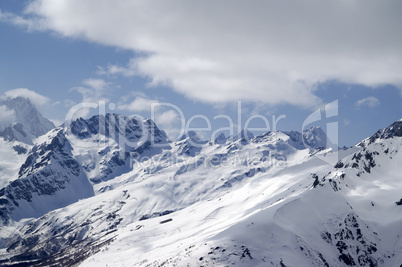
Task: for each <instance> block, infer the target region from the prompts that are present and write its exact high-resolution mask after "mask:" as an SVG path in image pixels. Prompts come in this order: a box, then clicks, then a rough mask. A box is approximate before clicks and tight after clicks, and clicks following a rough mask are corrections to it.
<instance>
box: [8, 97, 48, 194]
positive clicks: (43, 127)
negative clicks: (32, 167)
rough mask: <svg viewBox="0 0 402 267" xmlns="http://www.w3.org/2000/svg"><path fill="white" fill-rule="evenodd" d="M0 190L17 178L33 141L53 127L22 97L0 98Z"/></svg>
mask: <svg viewBox="0 0 402 267" xmlns="http://www.w3.org/2000/svg"><path fill="white" fill-rule="evenodd" d="M0 111H1V112H2V113H3V114H2V115H3V116H1V118H2V119H0V151H1V154H0V188H3V187H4V186H6V185H7V184H8V183H9V182H10V181H12V180H15V179H16V178H17V177H18V170H19V169H20V167H21V165H22V164H23V163H24V161H25V158H26V153H27V152H28V151H29V150H30V149H31V148H32V147H33V143H34V140H35V139H36V138H37V137H39V136H41V135H43V134H45V133H47V132H48V131H50V130H51V129H53V128H54V124H53V123H52V122H51V121H49V120H48V119H46V118H44V117H43V116H42V115H41V114H40V113H39V111H38V110H37V109H36V108H35V106H34V105H33V104H32V102H31V101H30V100H29V99H27V98H24V97H16V98H10V97H5V96H2V97H0Z"/></svg>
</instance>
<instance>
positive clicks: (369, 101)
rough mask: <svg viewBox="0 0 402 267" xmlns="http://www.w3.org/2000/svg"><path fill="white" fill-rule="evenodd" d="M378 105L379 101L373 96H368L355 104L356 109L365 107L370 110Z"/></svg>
mask: <svg viewBox="0 0 402 267" xmlns="http://www.w3.org/2000/svg"><path fill="white" fill-rule="evenodd" d="M378 105H380V100H378V98H376V97H374V96H369V97H366V98H363V99H360V100H358V101H357V102H356V106H357V107H362V106H367V107H370V108H374V107H376V106H378Z"/></svg>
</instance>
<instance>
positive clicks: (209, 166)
mask: <svg viewBox="0 0 402 267" xmlns="http://www.w3.org/2000/svg"><path fill="white" fill-rule="evenodd" d="M82 129H84V128H82ZM85 129H86V128H85ZM64 131H65V133H66V138H67V139H68V140H70V143H71V146H72V155H73V157H74V159H76V160H77V161H78V162H79V163H80V164H81V165H82V166H88V165H90V164H93V165H94V166H97V167H96V168H87V169H86V171H85V175H86V176H87V178H88V179H89V181H91V184H92V186H93V189H94V196H92V197H89V198H86V199H81V200H79V201H78V202H75V203H73V204H71V205H68V206H65V207H61V208H60V209H55V210H52V211H50V212H49V213H47V214H45V215H44V216H41V217H39V218H35V217H33V218H25V219H21V220H20V221H15V222H13V223H12V224H10V225H8V226H4V228H3V229H4V231H3V229H2V231H3V232H2V234H1V236H0V240H1V241H0V244H1V245H2V246H1V247H2V249H1V250H0V260H1V259H7V258H9V257H10V255H19V254H18V253H21V251H23V249H24V248H25V247H24V246H25V245H23V244H22V243H18V242H19V241H18V240H20V239H21V238H22V239H25V240H31V239H30V238H32V239H34V238H37V239H38V240H39V241H38V243H37V246H36V247H35V249H38V247H39V248H41V247H46V245H44V244H45V243H48V244H59V245H60V248H59V249H66V247H70V249H69V250H63V251H64V253H65V255H71V256H70V258H74V257H77V255H82V254H83V253H84V252H83V251H86V250H83V249H82V247H79V241H80V242H86V241H88V240H91V241H93V242H98V243H97V244H100V243H101V242H105V243H104V244H103V245H102V246H99V247H97V249H96V250H95V249H93V250H92V252H91V253H88V254H87V256H86V257H84V258H83V259H82V260H80V261H79V262H77V263H76V264H79V265H80V266H97V267H99V266H353V265H357V266H399V265H400V264H401V263H402V254H400V253H399V252H400V251H401V250H402V240H401V238H400V236H401V235H402V228H401V227H400V225H401V223H402V206H401V205H397V204H396V203H397V202H398V201H399V200H401V199H402V190H401V189H402V177H401V173H402V172H401V166H400V162H402V155H401V153H400V152H399V151H400V150H401V149H402V138H401V137H399V136H395V137H392V138H388V139H381V140H377V141H376V142H373V143H370V144H367V145H366V146H365V147H361V146H356V147H352V148H349V149H347V150H338V151H337V150H336V149H335V150H333V149H328V150H320V151H312V147H310V146H303V142H300V141H301V140H300V135H301V134H296V132H293V134H292V135H291V134H290V133H282V132H270V133H267V134H265V135H262V136H257V137H254V138H252V137H251V136H250V139H251V140H249V141H250V142H244V140H241V138H240V139H238V138H235V140H233V139H232V140H228V141H226V142H220V143H219V142H218V143H216V144H213V143H212V142H201V141H200V140H198V139H197V145H195V144H194V142H193V141H192V140H191V136H192V135H187V136H185V137H184V138H183V140H180V141H178V142H176V143H169V144H165V145H164V146H161V148H160V149H151V150H144V151H145V152H146V153H147V156H149V158H147V159H148V160H146V161H142V160H143V159H144V158H139V161H132V162H130V163H133V165H131V164H128V165H127V164H124V165H122V166H115V165H113V166H111V165H110V164H109V163H108V164H106V163H107V162H110V161H109V160H110V159H111V156H112V155H114V154H113V153H114V152H119V151H121V147H120V146H119V143H118V142H117V141H116V140H115V139H111V138H107V137H106V136H105V135H91V136H89V137H87V138H85V139H83V140H85V141H86V142H89V143H92V144H94V143H96V144H97V146H90V148H88V147H83V146H76V145H75V144H76V142H73V141H72V138H75V136H73V135H72V133H71V132H70V131H69V130H68V129H67V130H64ZM81 132H85V131H84V130H83V131H81ZM318 132H319V134H320V136H319V137H320V138H319V139H318V140H315V139H314V137H313V136H312V135H313V133H314V130H309V131H308V137H309V140H308V141H309V142H310V141H311V144H316V145H317V146H320V145H321V144H322V143H317V142H319V141H323V137H322V135H321V131H318ZM291 136H293V138H292V137H291ZM41 138H42V139H40V140H38V141H39V142H46V137H45V136H44V137H41ZM222 139H224V138H222ZM325 141H326V140H325ZM106 144H107V145H106ZM142 144H143V143H138V145H137V147H136V148H138V147H141V145H142ZM125 160H126V163H127V162H128V160H131V159H125ZM141 161H142V162H141ZM103 167H104V168H106V170H108V169H110V170H111V173H112V175H111V176H108V177H107V178H105V179H101V180H100V181H96V182H93V180H94V178H97V177H98V176H99V175H100V174H101V173H102V168H103ZM91 179H92V180H91ZM63 194H64V193H63ZM46 201H51V197H49V199H48V200H46ZM401 202H402V201H401ZM401 204H402V203H401ZM21 218H22V217H21ZM66 229H67V230H66ZM19 238H20V239H19ZM55 238H56V239H57V238H59V239H58V240H57V242H55V241H54V239H55ZM35 240H36V239H35ZM68 240H73V241H71V242H70V243H68ZM74 240H75V241H77V243H74ZM63 242H64V243H63ZM86 244H87V247H90V245H91V244H92V243H86ZM11 245H13V248H12V249H9V250H7V248H10V246H11ZM63 246H64V247H63ZM84 248H85V247H84ZM69 253H70V254H69ZM85 253H86V252H85ZM58 257H59V258H60V257H61V256H60V255H59V256H58Z"/></svg>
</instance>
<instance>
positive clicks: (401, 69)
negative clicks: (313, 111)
mask: <svg viewBox="0 0 402 267" xmlns="http://www.w3.org/2000/svg"><path fill="white" fill-rule="evenodd" d="M401 9H402V2H400V1H392V0H386V1H364V0H356V1H319V0H306V1H294V2H292V3H289V2H287V1H285V2H284V1H258V2H255V3H253V4H250V3H249V2H245V1H233V0H231V1H218V2H213V3H212V2H209V1H201V2H200V1H196V2H195V1H187V0H186V1H184V0H176V1H156V0H150V1H136V0H131V1H117V2H116V1H114V2H111V1H106V0H86V1H82V0H70V1H65V0H64V1H63V0H60V1H54V0H36V1H33V2H32V3H31V4H30V5H29V6H28V8H27V9H26V12H25V17H23V18H22V19H23V20H24V21H27V22H24V23H26V24H27V25H30V24H35V23H36V24H38V26H37V27H36V28H37V29H41V30H50V31H53V32H56V33H58V34H60V35H62V36H66V37H72V38H82V39H85V40H88V41H91V42H96V43H100V44H104V45H108V46H115V47H119V48H123V49H128V50H132V51H134V52H135V53H136V55H140V56H135V57H134V58H132V59H131V60H128V63H127V65H126V66H118V65H109V66H104V67H101V68H100V69H99V71H98V72H99V73H101V74H107V75H124V76H130V75H140V76H143V77H147V78H148V79H149V80H150V83H149V85H151V86H158V85H165V86H170V87H171V88H172V89H173V90H175V91H176V92H179V93H181V94H183V95H185V96H187V97H188V98H191V99H196V100H199V101H203V102H208V103H220V102H230V101H234V100H237V99H243V100H250V101H257V102H263V103H269V104H286V103H287V104H292V105H296V106H302V107H311V106H315V105H317V104H319V103H320V102H321V99H320V98H319V97H318V96H317V95H316V90H317V84H319V83H323V82H326V81H329V80H338V81H340V82H345V83H355V84H362V85H366V86H370V87H378V86H381V85H383V84H392V85H396V86H400V85H401V84H402V32H401V31H400V29H399V28H400V25H401V24H402V16H400V12H399V11H400V10H401ZM7 17H8V18H7V20H8V21H10V22H11V23H16V22H13V19H12V15H10V14H8V15H7ZM71 18H74V19H71ZM206 18H208V19H206ZM28 22H29V23H28ZM295 22H296V23H295ZM24 23H22V24H24ZM16 24H17V23H16ZM27 27H28V26H27ZM31 28H35V27H34V26H31Z"/></svg>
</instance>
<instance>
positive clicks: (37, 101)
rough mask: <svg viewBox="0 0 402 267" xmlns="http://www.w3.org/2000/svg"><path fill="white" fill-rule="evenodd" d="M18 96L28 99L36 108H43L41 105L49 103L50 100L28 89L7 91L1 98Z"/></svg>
mask: <svg viewBox="0 0 402 267" xmlns="http://www.w3.org/2000/svg"><path fill="white" fill-rule="evenodd" d="M18 96H22V97H25V98H28V99H29V100H31V102H32V103H33V104H34V105H35V106H36V107H40V106H43V105H45V104H47V103H49V101H50V98H48V97H46V96H43V95H40V94H38V93H36V92H34V91H31V90H29V89H26V88H17V89H13V90H9V91H7V92H5V93H4V95H3V96H2V97H6V98H16V97H18Z"/></svg>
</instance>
